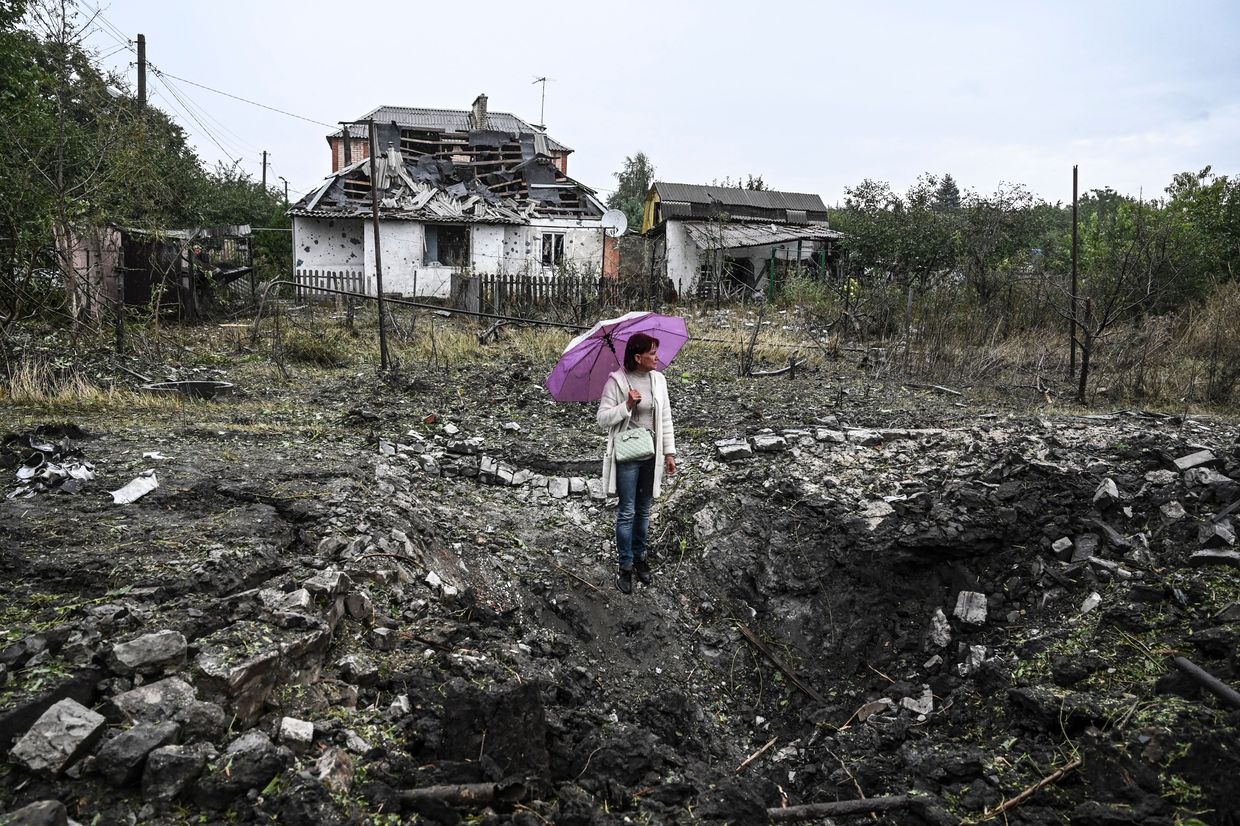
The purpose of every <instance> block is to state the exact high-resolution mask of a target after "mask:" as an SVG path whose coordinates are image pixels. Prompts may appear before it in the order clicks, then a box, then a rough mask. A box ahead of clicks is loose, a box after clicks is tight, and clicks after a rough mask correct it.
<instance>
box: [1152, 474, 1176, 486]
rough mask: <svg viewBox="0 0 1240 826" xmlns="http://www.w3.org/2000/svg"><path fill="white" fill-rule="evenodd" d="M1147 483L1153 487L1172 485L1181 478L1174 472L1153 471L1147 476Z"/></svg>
mask: <svg viewBox="0 0 1240 826" xmlns="http://www.w3.org/2000/svg"><path fill="white" fill-rule="evenodd" d="M1144 478H1145V481H1147V482H1149V483H1150V484H1151V485H1160V486H1161V485H1170V484H1172V483H1173V482H1175V481H1176V480H1177V479H1179V478H1180V477H1179V476H1177V475H1176V472H1175V471H1174V470H1151V471H1150V472H1148V473H1146V474H1145V477H1144Z"/></svg>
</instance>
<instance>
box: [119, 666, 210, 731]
mask: <svg viewBox="0 0 1240 826" xmlns="http://www.w3.org/2000/svg"><path fill="white" fill-rule="evenodd" d="M197 699H198V692H197V690H196V689H195V688H194V687H193V686H192V685H190V684H189V683H187V682H185V681H184V680H182V679H180V678H179V677H168V678H167V679H164V680H160V681H158V682H154V683H148V684H147V685H143V686H138V687H137V688H135V689H133V690H132V691H126V692H124V693H123V694H117V695H115V696H113V697H112V699H111V700H109V701H108V702H107V704H106V705H105V706H104V714H106V715H107V716H108V719H110V720H113V721H115V722H126V723H161V722H163V721H165V720H171V719H172V718H173V717H174V716H175V715H176V713H177V712H178V711H180V710H182V709H184V708H187V707H188V706H189V705H190V704H191V703H194V702H196V701H197Z"/></svg>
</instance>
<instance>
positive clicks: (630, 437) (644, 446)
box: [615, 424, 654, 463]
mask: <svg viewBox="0 0 1240 826" xmlns="http://www.w3.org/2000/svg"><path fill="white" fill-rule="evenodd" d="M652 456H654V436H653V435H652V434H651V433H650V431H649V430H647V429H646V428H644V427H629V426H628V425H627V424H626V425H625V428H624V430H621V431H620V432H619V433H617V434H616V452H615V457H616V462H617V463H621V462H644V461H645V460H646V459H649V458H650V457H652Z"/></svg>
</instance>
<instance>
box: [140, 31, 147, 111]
mask: <svg viewBox="0 0 1240 826" xmlns="http://www.w3.org/2000/svg"><path fill="white" fill-rule="evenodd" d="M138 105H139V106H146V35H144V34H140V35H138Z"/></svg>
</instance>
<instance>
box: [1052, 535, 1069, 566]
mask: <svg viewBox="0 0 1240 826" xmlns="http://www.w3.org/2000/svg"><path fill="white" fill-rule="evenodd" d="M1071 547H1072V540H1071V539H1069V538H1068V537H1066V536H1061V537H1059V538H1058V539H1056V540H1055V541H1054V542H1052V543H1051V551H1052V552H1053V553H1054V554H1055V556H1056V558H1058V559H1061V560H1063V561H1064V562H1067V561H1068V559H1069V558H1070V556H1069V555H1067V553H1066V552H1067V550H1068V549H1069V548H1071Z"/></svg>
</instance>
